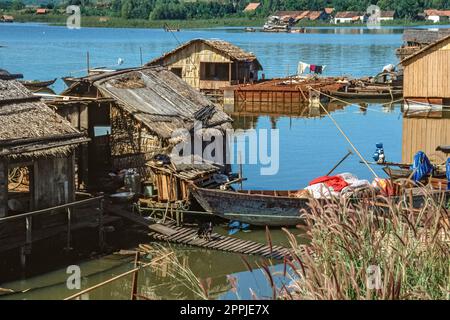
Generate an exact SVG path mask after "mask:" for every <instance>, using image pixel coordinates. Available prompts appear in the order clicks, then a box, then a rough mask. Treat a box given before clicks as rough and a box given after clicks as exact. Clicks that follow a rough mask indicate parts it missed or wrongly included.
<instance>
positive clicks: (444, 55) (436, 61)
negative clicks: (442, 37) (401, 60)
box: [403, 39, 450, 98]
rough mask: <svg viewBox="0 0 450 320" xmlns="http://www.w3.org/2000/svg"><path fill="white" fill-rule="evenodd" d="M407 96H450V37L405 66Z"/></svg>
mask: <svg viewBox="0 0 450 320" xmlns="http://www.w3.org/2000/svg"><path fill="white" fill-rule="evenodd" d="M403 90H404V92H403V94H404V97H405V98H450V39H449V40H447V41H445V42H444V43H442V44H440V45H437V46H436V47H435V49H434V51H432V52H430V53H429V54H427V55H419V56H418V57H417V58H415V60H413V61H412V62H411V63H410V64H408V65H405V66H404V88H403Z"/></svg>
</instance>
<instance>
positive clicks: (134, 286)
mask: <svg viewBox="0 0 450 320" xmlns="http://www.w3.org/2000/svg"><path fill="white" fill-rule="evenodd" d="M139 257H140V255H139V252H138V251H136V256H135V257H134V268H135V269H136V268H137V267H138V264H139ZM138 275H139V269H137V270H136V272H134V273H133V280H132V283H131V297H130V299H131V300H136V295H137V284H138Z"/></svg>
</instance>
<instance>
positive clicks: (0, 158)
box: [0, 80, 99, 262]
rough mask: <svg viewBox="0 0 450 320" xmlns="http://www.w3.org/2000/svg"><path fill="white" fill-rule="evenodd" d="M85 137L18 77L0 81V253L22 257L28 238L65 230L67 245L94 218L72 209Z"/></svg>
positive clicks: (40, 238) (73, 207) (93, 213)
mask: <svg viewBox="0 0 450 320" xmlns="http://www.w3.org/2000/svg"><path fill="white" fill-rule="evenodd" d="M88 140H89V139H88V138H87V137H86V136H85V135H84V134H83V133H81V132H80V131H78V130H77V129H75V128H74V127H72V126H71V124H70V123H69V122H68V121H66V120H65V119H64V118H62V117H61V116H59V115H58V114H57V113H56V112H55V110H53V109H51V108H49V107H48V106H47V105H46V104H45V103H43V102H42V101H41V100H40V98H39V97H36V96H34V95H33V94H32V93H31V92H30V91H28V90H27V89H26V88H25V87H24V86H23V85H22V84H21V83H19V82H18V81H17V80H0V252H3V251H7V250H12V249H16V248H21V249H22V251H21V252H22V258H23V259H22V262H24V261H25V259H24V257H25V256H26V254H27V253H29V249H30V248H31V244H32V243H34V242H36V241H39V240H43V239H47V238H50V237H52V236H56V235H58V234H60V233H68V240H67V244H68V245H69V246H70V230H74V228H78V227H82V225H84V227H86V223H87V222H88V221H91V220H92V218H93V219H94V220H96V219H97V218H98V216H97V215H95V210H90V211H89V210H88V212H84V213H83V215H78V211H76V210H75V207H76V206H77V205H78V204H79V203H77V199H76V198H75V195H76V193H75V192H76V187H75V180H76V165H75V163H76V159H75V158H76V149H77V147H79V146H80V145H82V144H84V143H87V142H88ZM95 201H96V204H97V205H99V200H98V199H96V200H95ZM87 202H89V200H88V201H87ZM87 202H83V204H87ZM97 208H98V206H97ZM84 214H86V215H84ZM68 217H69V218H68ZM67 219H69V220H67Z"/></svg>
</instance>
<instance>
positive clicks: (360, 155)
mask: <svg viewBox="0 0 450 320" xmlns="http://www.w3.org/2000/svg"><path fill="white" fill-rule="evenodd" d="M319 106H320V107H321V108H322V109H323V110H324V112H325V113H326V115H327V116H328V117H329V118H330V119H331V121H332V122H333V123H334V125H335V126H336V128H337V129H338V130H339V132H340V133H341V134H342V135H343V136H344V138H345V140H347V142H348V143H349V144H350V146H351V147H352V148H353V150H354V151H355V153H356V154H357V155H358V157H359V158H360V159H361V160H362V161H363V162H364V164H365V165H366V166H367V168H369V170H370V172H372V174H373V175H374V176H375V178H380V177H379V176H378V175H377V174H376V172H375V171H374V170H373V169H372V167H371V166H370V165H369V163H368V162H367V160H366V159H365V158H364V157H363V156H362V154H361V153H360V152H359V150H358V149H357V148H356V147H355V145H354V144H353V143H352V142H351V140H350V138H349V137H348V136H347V135H346V134H345V132H344V131H343V130H342V128H341V127H340V126H339V124H338V123H337V121H336V120H335V119H334V118H333V116H332V115H331V114H330V113H329V112H328V110H327V109H326V108H325V107H324V106H323V104H322V102H320V100H319Z"/></svg>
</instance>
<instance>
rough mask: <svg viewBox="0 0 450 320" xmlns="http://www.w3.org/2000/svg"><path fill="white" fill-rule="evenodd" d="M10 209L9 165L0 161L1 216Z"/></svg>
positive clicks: (4, 215)
mask: <svg viewBox="0 0 450 320" xmlns="http://www.w3.org/2000/svg"><path fill="white" fill-rule="evenodd" d="M7 211H8V165H7V163H6V162H2V161H0V218H1V217H6V214H7Z"/></svg>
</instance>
